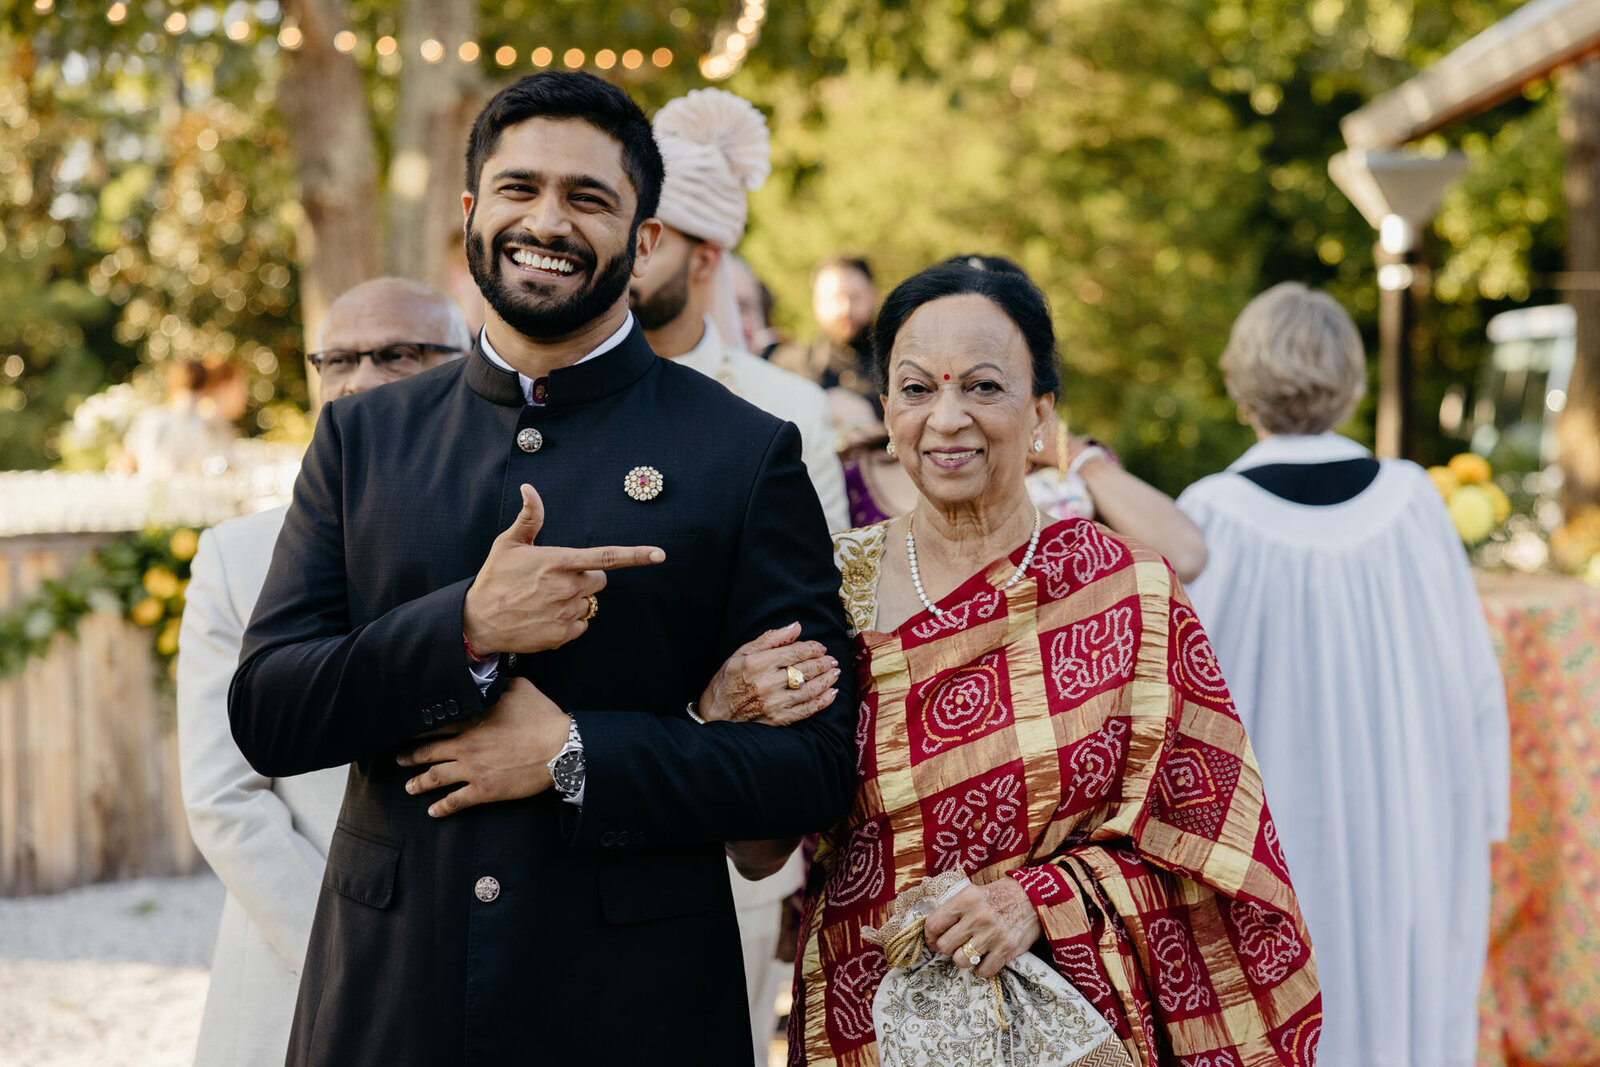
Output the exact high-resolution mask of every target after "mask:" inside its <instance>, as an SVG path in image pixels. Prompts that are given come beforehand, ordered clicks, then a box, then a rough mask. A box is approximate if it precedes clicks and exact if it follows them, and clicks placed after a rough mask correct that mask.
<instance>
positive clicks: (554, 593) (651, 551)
mask: <svg viewBox="0 0 1600 1067" xmlns="http://www.w3.org/2000/svg"><path fill="white" fill-rule="evenodd" d="M543 527H544V501H542V500H540V499H539V494H538V493H537V492H535V491H534V488H533V486H531V485H524V486H522V510H521V511H519V512H518V513H517V517H516V518H515V519H513V520H512V522H511V525H510V526H508V527H506V529H505V530H504V531H503V532H502V533H501V534H500V536H499V537H496V538H495V539H494V546H493V547H492V548H490V549H489V558H488V559H486V560H484V561H483V566H482V567H481V568H479V570H478V577H477V579H476V580H475V581H474V582H473V583H472V588H471V589H468V590H467V600H466V604H465V606H464V607H463V608H462V613H461V615H462V618H461V629H462V633H463V634H464V635H465V636H466V639H467V644H469V645H471V646H472V649H473V651H475V652H477V653H478V655H480V656H489V655H493V654H494V653H496V652H544V651H546V650H548V649H552V648H560V647H561V646H562V645H564V644H566V643H567V642H568V641H571V640H572V639H573V638H576V637H578V636H579V635H581V634H582V633H583V632H584V631H585V630H587V629H588V628H589V623H588V621H587V619H586V618H585V616H587V615H588V614H589V609H590V602H589V597H591V596H593V595H595V594H596V593H598V592H600V590H602V589H604V588H605V587H606V571H613V570H618V569H620V568H623V567H645V566H649V565H650V564H652V563H660V562H661V561H662V560H664V559H666V558H667V554H666V553H665V552H663V551H661V549H659V548H650V547H648V546H638V547H631V548H621V547H617V546H611V547H606V548H550V547H545V546H541V545H536V544H534V543H533V542H534V539H535V538H536V537H538V536H539V531H540V529H542V528H543ZM602 610H603V609H602Z"/></svg>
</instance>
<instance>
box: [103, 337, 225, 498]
mask: <svg viewBox="0 0 1600 1067" xmlns="http://www.w3.org/2000/svg"><path fill="white" fill-rule="evenodd" d="M167 398H168V399H167V403H166V405H165V406H163V407H155V408H150V409H148V410H146V411H142V412H140V413H139V415H138V416H137V417H136V418H135V419H134V420H133V423H132V424H131V425H130V426H129V427H128V433H127V436H126V437H125V438H124V439H123V445H122V447H123V451H124V453H125V454H126V456H127V457H128V460H129V462H130V463H131V465H132V467H133V469H134V470H136V471H138V472H139V473H140V474H143V475H147V476H149V477H151V478H170V477H171V476H172V475H174V474H202V473H217V472H219V471H222V470H226V469H227V466H228V448H229V446H230V445H232V443H233V442H234V440H235V439H236V438H237V437H238V436H239V434H238V430H236V429H235V428H234V425H233V420H234V419H237V418H239V417H240V416H241V415H243V414H244V409H245V400H246V393H245V380H244V374H243V373H242V372H241V371H240V370H239V367H238V366H237V365H236V364H234V363H233V362H231V361H229V360H226V359H223V358H220V357H212V358H210V359H206V360H180V361H178V362H176V363H174V364H172V366H171V367H170V368H169V369H168V371H167Z"/></svg>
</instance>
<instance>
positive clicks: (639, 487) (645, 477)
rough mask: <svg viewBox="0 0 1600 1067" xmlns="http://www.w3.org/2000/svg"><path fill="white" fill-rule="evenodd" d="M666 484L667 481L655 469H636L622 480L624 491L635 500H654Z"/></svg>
mask: <svg viewBox="0 0 1600 1067" xmlns="http://www.w3.org/2000/svg"><path fill="white" fill-rule="evenodd" d="M666 484H667V482H666V479H664V478H662V477H661V472H660V471H658V470H656V469H655V468H654V467H635V468H633V470H631V471H629V472H628V476H627V477H626V478H624V479H623V480H622V491H623V492H624V493H627V494H628V495H629V496H631V497H633V499H635V500H641V501H643V500H654V499H655V498H656V497H658V496H660V495H661V490H662V489H664V488H665V487H666Z"/></svg>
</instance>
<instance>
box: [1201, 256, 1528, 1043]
mask: <svg viewBox="0 0 1600 1067" xmlns="http://www.w3.org/2000/svg"><path fill="white" fill-rule="evenodd" d="M1222 370H1223V374H1224V376H1225V378H1226V381H1227V387H1228V395H1229V396H1231V397H1232V398H1233V400H1234V402H1235V403H1236V404H1237V405H1238V407H1239V416H1240V418H1241V419H1242V420H1243V421H1245V422H1247V423H1248V424H1249V425H1251V426H1252V427H1254V428H1255V431H1256V434H1257V436H1258V438H1259V439H1260V441H1259V443H1258V444H1257V445H1255V446H1254V447H1253V448H1251V449H1250V450H1249V451H1247V452H1246V453H1245V454H1244V455H1243V456H1242V457H1240V459H1239V460H1238V461H1236V462H1235V463H1234V464H1233V465H1232V466H1230V467H1229V468H1228V470H1227V471H1226V472H1224V473H1222V474H1215V475H1212V476H1211V477H1209V478H1204V479H1202V480H1201V481H1199V482H1197V483H1196V484H1194V485H1192V486H1190V487H1189V488H1188V489H1187V490H1185V491H1184V493H1183V495H1182V496H1180V497H1179V498H1178V504H1179V506H1180V507H1182V508H1183V509H1184V510H1186V511H1187V512H1188V513H1189V514H1190V515H1192V516H1193V517H1194V519H1195V521H1196V522H1198V523H1199V524H1200V528H1201V529H1202V530H1204V531H1205V538H1206V544H1207V547H1208V548H1209V549H1210V553H1211V562H1210V565H1209V566H1208V567H1207V568H1206V572H1205V574H1204V575H1202V576H1201V578H1200V580H1199V581H1197V582H1195V583H1194V584H1193V585H1192V586H1190V589H1189V591H1190V594H1191V596H1193V598H1194V604H1195V608H1196V610H1197V611H1198V612H1199V615H1200V618H1201V620H1202V622H1203V623H1204V624H1205V627H1206V630H1207V631H1208V632H1209V633H1210V635H1211V641H1212V644H1213V646H1214V647H1215V649H1216V655H1217V661H1218V663H1219V664H1220V667H1221V674H1222V676H1223V677H1225V678H1226V679H1227V682H1228V688H1229V689H1230V690H1232V692H1233V696H1234V701H1235V702H1236V704H1237V706H1238V709H1239V714H1240V715H1241V716H1242V717H1243V719H1244V722H1245V725H1246V727H1247V728H1248V729H1249V731H1250V738H1251V740H1252V742H1253V743H1254V745H1255V751H1256V756H1257V759H1258V760H1259V761H1260V765H1261V776H1262V780H1263V782H1264V783H1265V785H1266V789H1267V792H1268V794H1269V795H1270V796H1271V797H1272V812H1273V815H1274V816H1275V817H1276V819H1277V824H1278V830H1279V834H1280V841H1281V844H1282V847H1283V852H1284V855H1285V857H1286V858H1287V860H1288V864H1289V869H1290V870H1291V871H1292V872H1294V881H1295V885H1296V886H1297V887H1298V888H1299V890H1300V902H1301V905H1302V907H1303V908H1304V909H1305V914H1306V921H1307V923H1308V924H1309V926H1310V929H1311V936H1312V938H1313V940H1314V941H1315V942H1316V946H1317V965H1318V970H1319V972H1320V973H1321V976H1322V989H1323V994H1324V997H1325V999H1326V1013H1327V1015H1326V1021H1325V1023H1324V1026H1323V1031H1322V1051H1321V1054H1320V1055H1319V1057H1318V1062H1319V1063H1320V1064H1321V1065H1322V1067H1373V1065H1383V1064H1393V1065H1396V1067H1399V1065H1402V1064H1404V1065H1415V1067H1422V1065H1429V1067H1432V1065H1444V1064H1452V1065H1454V1064H1471V1063H1473V1062H1474V1058H1475V1054H1476V1047H1477V1024H1478V1013H1477V999H1478V986H1479V982H1480V980H1481V978H1482V975H1483V969H1484V960H1485V955H1486V952H1487V944H1488V923H1489V843H1490V842H1491V841H1494V840H1498V839H1500V838H1501V837H1503V836H1504V835H1505V832H1506V827H1507V822H1508V818H1509V812H1508V806H1509V789H1510V769H1509V754H1508V741H1507V723H1506V705H1505V688H1504V685H1503V683H1502V681H1501V678H1500V672H1499V669H1498V667H1497V666H1496V660H1495V653H1494V648H1493V646H1492V645H1491V644H1490V639H1489V632H1488V628H1487V626H1486V625H1485V623H1484V618H1483V612H1482V609H1481V607H1480V605H1479V603H1478V597H1477V592H1476V590H1475V588H1474V586H1473V582H1472V574H1471V571H1470V569H1469V568H1468V565H1467V558H1466V554H1465V552H1464V551H1463V549H1462V546H1461V541H1460V539H1459V537H1458V536H1457V534H1456V531H1455V528H1454V526H1452V525H1451V522H1450V518H1449V515H1448V514H1447V513H1446V511H1445V507H1444V504H1443V503H1442V502H1441V501H1440V499H1439V493H1438V491H1437V490H1435V489H1434V487H1433V483H1432V482H1431V481H1429V479H1428V476H1427V474H1426V473H1424V472H1423V470H1422V469H1421V468H1420V467H1418V466H1416V465H1415V464H1412V463H1409V462H1406V461H1405V460H1395V459H1385V460H1381V461H1380V460H1376V459H1374V458H1373V457H1372V455H1371V454H1370V453H1369V452H1368V451H1367V450H1366V449H1365V448H1363V447H1362V446H1360V445H1358V444H1356V443H1355V442H1354V441H1351V440H1349V439H1347V438H1345V437H1341V436H1340V435H1339V434H1337V433H1335V432H1334V428H1335V427H1336V426H1338V425H1340V424H1341V423H1342V422H1344V420H1345V419H1347V418H1349V416H1350V413H1351V412H1352V411H1353V410H1355V406H1356V402H1357V401H1358V400H1359V399H1360V398H1361V395H1362V393H1363V392H1364V390H1365V387H1366V359H1365V356H1364V353H1363V352H1362V347H1361V338H1360V335H1359V334H1358V333H1357V332H1356V328H1355V325H1354V324H1353V323H1352V322H1351V321H1350V318H1349V316H1348V315H1346V314H1345V312H1344V309H1343V308H1341V307H1340V306H1339V305H1338V304H1337V303H1335V302H1334V301H1333V300H1332V299H1331V298H1330V297H1328V296H1327V295H1326V294H1323V293H1318V292H1313V291H1310V290H1308V289H1306V288H1305V287H1304V286H1302V285H1298V284H1295V283H1292V282H1291V283H1285V284H1282V285H1277V286H1274V287H1273V288H1271V289H1268V290H1267V291H1266V292H1264V293H1262V294H1261V295H1260V296H1258V297H1256V298H1255V299H1254V300H1253V301H1251V302H1250V304H1249V305H1248V306H1247V307H1246V308H1245V309H1244V311H1243V313H1241V314H1240V316H1239V318H1238V321H1236V322H1235V323H1234V326H1233V332H1232V336H1231V337H1230V338H1229V341H1228V347H1227V350H1226V351H1225V352H1224V353H1223V355H1222Z"/></svg>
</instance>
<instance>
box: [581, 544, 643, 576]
mask: <svg viewBox="0 0 1600 1067" xmlns="http://www.w3.org/2000/svg"><path fill="white" fill-rule="evenodd" d="M666 558H667V554H666V553H665V552H663V551H661V549H659V548H653V547H651V546H649V545H634V546H630V547H623V546H621V545H607V546H605V547H603V548H575V549H573V550H572V551H571V552H570V553H569V554H568V555H567V557H566V559H565V560H564V563H565V565H566V566H568V567H570V568H572V569H573V570H577V571H617V570H622V569H623V568H625V567H648V566H650V565H651V564H652V563H661V562H664V561H665V560H666Z"/></svg>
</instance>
